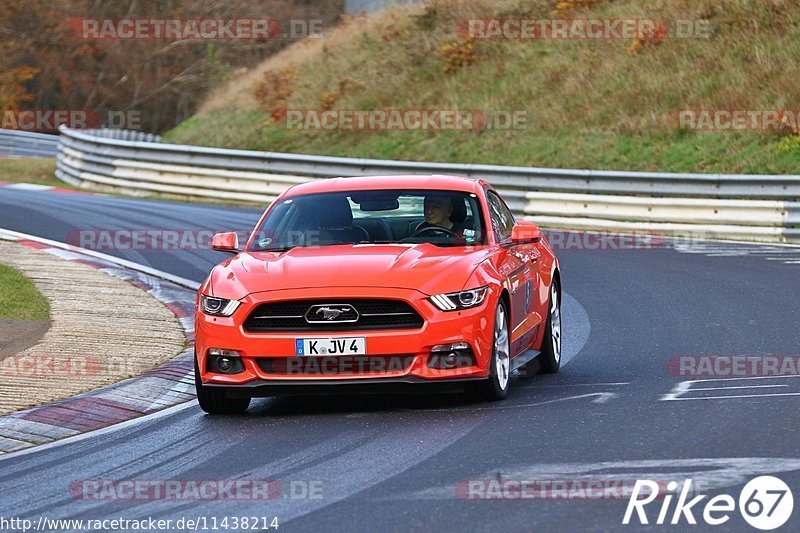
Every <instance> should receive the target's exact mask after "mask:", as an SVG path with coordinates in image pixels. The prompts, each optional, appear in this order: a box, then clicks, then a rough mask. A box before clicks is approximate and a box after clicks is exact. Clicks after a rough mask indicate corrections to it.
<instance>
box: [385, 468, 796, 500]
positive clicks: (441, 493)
mask: <svg viewBox="0 0 800 533" xmlns="http://www.w3.org/2000/svg"><path fill="white" fill-rule="evenodd" d="M798 470H800V459H796V458H788V457H732V458H708V459H654V460H644V461H638V460H633V461H607V462H599V463H563V464H558V463H556V464H552V463H551V464H532V465H510V466H508V467H499V468H494V469H492V470H489V471H486V472H481V473H478V474H477V475H474V476H469V479H473V480H487V479H492V480H494V479H497V480H501V479H505V480H533V481H537V480H538V481H541V480H575V481H578V480H580V481H585V482H589V481H599V482H602V481H608V480H614V481H627V482H630V483H633V482H635V481H636V480H637V479H656V480H662V481H666V480H676V481H680V482H682V481H683V480H685V479H691V480H692V484H693V486H694V487H695V490H697V491H700V492H703V493H704V492H708V491H712V490H720V489H724V488H727V487H735V486H739V485H743V484H744V483H746V482H747V481H749V480H750V479H752V478H753V477H756V476H759V475H763V474H777V475H779V474H782V473H785V472H795V471H798ZM610 471H611V472H613V473H609V472H610ZM463 481H464V480H452V481H451V484H448V485H444V486H441V485H439V486H433V487H430V488H427V489H423V490H420V491H415V492H412V493H406V494H399V495H397V496H392V497H390V498H387V499H400V500H454V499H457V498H458V495H457V492H456V488H457V485H458V483H459V482H463Z"/></svg>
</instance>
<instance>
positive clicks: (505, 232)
mask: <svg viewBox="0 0 800 533" xmlns="http://www.w3.org/2000/svg"><path fill="white" fill-rule="evenodd" d="M486 198H487V200H488V202H489V213H490V214H491V217H492V228H493V229H494V234H495V236H496V238H497V240H498V241H499V242H503V241H505V240H507V239H510V238H511V229H512V228H513V227H514V215H513V214H512V213H511V210H509V209H508V207H506V204H505V203H504V202H503V200H501V199H500V197H499V196H497V195H496V194H495V193H493V192H492V191H489V192H488V193H487V194H486Z"/></svg>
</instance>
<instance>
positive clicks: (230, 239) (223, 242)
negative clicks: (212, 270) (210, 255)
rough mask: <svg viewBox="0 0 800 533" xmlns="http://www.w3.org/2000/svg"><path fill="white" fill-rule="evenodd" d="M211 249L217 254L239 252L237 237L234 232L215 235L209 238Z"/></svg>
mask: <svg viewBox="0 0 800 533" xmlns="http://www.w3.org/2000/svg"><path fill="white" fill-rule="evenodd" d="M211 249H212V250H217V251H218V252H232V253H238V252H239V236H238V235H236V233H234V232H229V233H217V234H216V235H214V236H213V237H211Z"/></svg>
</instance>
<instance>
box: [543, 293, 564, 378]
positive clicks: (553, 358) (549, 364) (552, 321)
mask: <svg viewBox="0 0 800 533" xmlns="http://www.w3.org/2000/svg"><path fill="white" fill-rule="evenodd" d="M560 296H561V293H560V291H559V286H558V282H557V281H556V280H553V283H552V284H551V285H550V301H549V303H548V310H547V325H546V326H545V330H544V339H542V350H541V354H540V355H539V357H538V359H539V361H540V366H539V369H540V370H541V372H543V373H545V374H552V373H555V372H558V370H559V368H561V297H560Z"/></svg>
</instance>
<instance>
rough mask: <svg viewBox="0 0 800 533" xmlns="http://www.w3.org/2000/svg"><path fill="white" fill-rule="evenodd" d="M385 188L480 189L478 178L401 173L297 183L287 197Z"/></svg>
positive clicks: (467, 190)
mask: <svg viewBox="0 0 800 533" xmlns="http://www.w3.org/2000/svg"><path fill="white" fill-rule="evenodd" d="M381 189H384V190H385V189H421V190H445V191H460V192H476V191H477V190H478V189H479V185H478V180H475V179H473V178H466V177H462V176H442V175H424V176H421V175H415V174H411V175H398V176H358V177H353V178H331V179H319V180H314V181H310V182H308V183H301V184H300V185H295V186H294V187H292V188H291V189H289V190H288V191H286V196H287V197H288V196H298V195H301V194H314V193H326V192H340V191H374V190H381Z"/></svg>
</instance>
